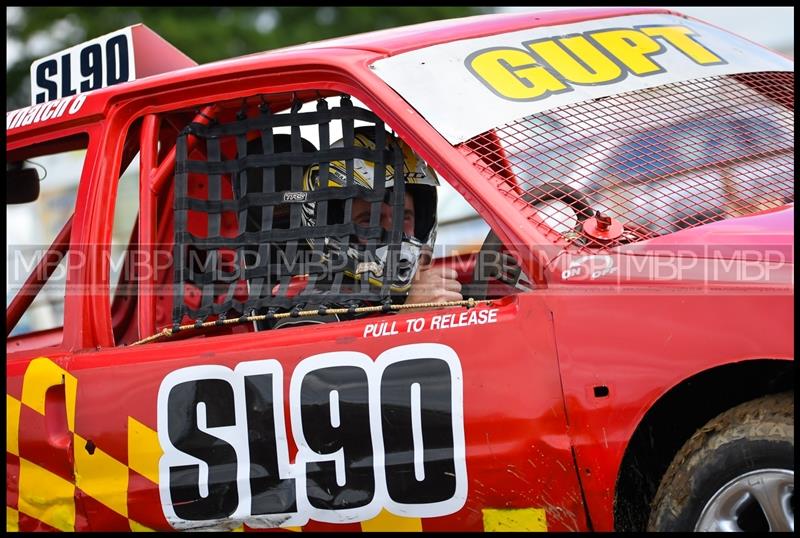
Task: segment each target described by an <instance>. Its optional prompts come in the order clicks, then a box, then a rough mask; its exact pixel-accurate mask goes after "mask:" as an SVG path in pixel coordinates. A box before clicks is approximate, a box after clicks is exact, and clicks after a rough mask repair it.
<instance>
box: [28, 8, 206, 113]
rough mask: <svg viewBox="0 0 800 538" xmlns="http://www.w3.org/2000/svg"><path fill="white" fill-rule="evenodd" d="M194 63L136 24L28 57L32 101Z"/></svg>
mask: <svg viewBox="0 0 800 538" xmlns="http://www.w3.org/2000/svg"><path fill="white" fill-rule="evenodd" d="M195 65H197V62H195V61H194V60H192V59H191V58H189V57H188V56H186V55H185V54H183V53H182V52H181V51H179V50H178V49H176V48H175V47H173V46H172V45H171V44H169V43H168V42H167V41H165V40H164V39H163V38H161V37H160V36H159V35H158V34H156V33H155V32H153V31H152V30H151V29H150V28H148V27H147V26H145V25H143V24H136V25H133V26H128V27H127V28H123V29H121V30H117V31H116V32H111V33H110V34H106V35H104V36H100V37H98V38H96V39H92V40H90V41H86V42H84V43H81V44H80V45H75V46H74V47H70V48H68V49H66V50H62V51H61V52H57V53H55V54H51V55H50V56H47V57H45V58H40V59H39V60H36V61H35V62H33V64H31V105H36V104H40V103H46V102H48V101H53V100H55V99H61V98H65V97H69V96H74V95H77V94H81V93H85V92H88V91H91V90H97V89H100V88H106V87H108V86H113V85H115V84H121V83H123V82H130V81H132V80H136V79H137V78H144V77H148V76H151V75H155V74H158V73H165V72H167V71H173V70H175V69H180V68H183V67H191V66H195Z"/></svg>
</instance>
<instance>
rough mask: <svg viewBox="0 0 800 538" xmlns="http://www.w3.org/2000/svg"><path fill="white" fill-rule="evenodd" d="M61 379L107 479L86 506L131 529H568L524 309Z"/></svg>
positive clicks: (151, 361) (293, 334)
mask: <svg viewBox="0 0 800 538" xmlns="http://www.w3.org/2000/svg"><path fill="white" fill-rule="evenodd" d="M73 367H74V369H73V371H72V372H71V373H72V374H73V375H74V376H75V378H76V379H77V387H78V390H77V407H76V423H75V424H76V433H78V434H80V436H81V438H82V439H85V440H91V441H92V444H93V445H94V447H95V455H96V454H101V458H99V459H97V461H102V462H104V464H105V465H106V468H107V469H108V470H109V472H110V473H111V474H112V475H113V476H114V477H116V478H115V479H114V480H109V481H108V484H107V485H108V488H109V490H108V491H106V492H105V493H103V495H105V498H101V499H98V500H99V501H100V502H101V504H103V505H104V506H106V507H110V508H112V509H115V510H116V511H117V512H121V511H126V512H127V513H126V514H125V516H126V518H127V519H128V520H129V523H128V524H129V525H130V526H131V527H133V526H141V527H145V528H151V529H169V528H171V527H170V522H171V523H172V525H173V526H175V527H177V528H209V527H211V528H237V527H240V526H241V525H242V524H243V523H244V524H246V525H247V526H248V527H270V526H278V525H280V526H285V527H287V526H288V527H302V528H303V529H304V530H316V529H328V528H331V529H339V530H359V529H360V530H375V529H377V530H379V529H382V528H397V527H398V525H401V526H403V528H404V527H405V526H410V527H409V528H411V529H412V530H413V529H416V530H453V529H464V530H484V529H485V530H495V529H505V530H509V529H512V528H518V529H529V530H544V529H548V530H567V529H570V530H584V529H585V528H586V520H585V516H584V509H583V506H582V503H581V495H580V491H579V486H578V481H577V477H576V474H575V470H574V467H573V464H572V461H573V460H572V454H571V450H570V443H569V440H568V437H567V435H566V422H565V417H564V404H563V398H562V395H561V385H560V381H559V374H558V363H557V358H556V355H555V349H554V345H553V334H552V324H551V318H550V315H549V312H548V311H547V310H546V308H545V307H544V305H543V303H542V302H541V300H540V298H539V297H537V295H536V293H529V294H524V295H517V296H513V297H508V298H505V299H503V300H501V301H495V302H494V303H493V304H492V305H490V306H488V307H487V306H478V307H475V308H473V309H463V308H447V309H439V310H428V311H424V312H415V313H406V314H401V315H395V316H382V317H377V318H370V319H364V320H358V321H350V322H338V323H330V324H325V325H313V326H306V327H292V328H285V329H279V330H273V331H265V332H260V333H251V334H243V335H231V336H220V337H209V338H197V339H189V340H184V341H179V342H163V343H151V344H145V345H142V346H135V347H129V348H126V349H117V350H109V351H103V352H98V353H91V354H85V355H80V356H79V357H77V358H76V359H75V361H74V362H73ZM92 457H95V458H96V456H92ZM124 475H126V476H127V480H123V479H122V477H123V476H124ZM123 486H124V487H125V488H126V489H127V491H125V492H121V491H114V490H113V488H122V487H123ZM121 495H124V496H125V498H126V500H127V502H126V503H122V504H119V503H117V499H119V498H120V496H121ZM115 503H116V504H115ZM162 507H164V508H163V509H162Z"/></svg>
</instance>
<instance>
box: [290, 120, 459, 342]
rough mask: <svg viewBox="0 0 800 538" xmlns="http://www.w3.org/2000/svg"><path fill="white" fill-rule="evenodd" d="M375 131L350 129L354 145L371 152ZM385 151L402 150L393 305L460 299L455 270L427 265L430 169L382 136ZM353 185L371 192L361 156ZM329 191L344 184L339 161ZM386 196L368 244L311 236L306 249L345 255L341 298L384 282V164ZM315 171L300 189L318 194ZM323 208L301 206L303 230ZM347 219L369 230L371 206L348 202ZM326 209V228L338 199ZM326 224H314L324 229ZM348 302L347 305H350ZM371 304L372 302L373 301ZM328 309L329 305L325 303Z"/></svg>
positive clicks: (339, 209) (371, 175) (388, 225)
mask: <svg viewBox="0 0 800 538" xmlns="http://www.w3.org/2000/svg"><path fill="white" fill-rule="evenodd" d="M374 133H375V127H358V128H356V129H355V133H354V141H353V145H354V147H355V148H366V149H369V150H374V149H375V147H376V143H375V141H374ZM386 144H387V148H388V147H389V145H390V144H396V146H395V147H396V148H399V149H400V150H402V152H403V168H404V169H403V173H402V177H403V179H404V180H405V193H404V195H405V199H404V206H403V222H402V234H403V239H402V243H401V245H400V252H399V260H398V265H397V270H396V278H395V279H394V280H393V282H391V283H390V290H391V296H392V302H393V303H402V304H420V303H441V302H447V301H460V300H462V295H461V284H460V283H459V281H458V280H457V279H456V277H457V273H456V271H455V270H454V269H452V268H449V267H443V266H433V265H431V264H430V261H431V254H432V251H433V245H434V242H435V238H436V225H437V222H436V203H437V193H436V189H437V187H438V185H439V180H438V178H437V176H436V173H435V172H434V171H433V169H432V168H431V167H430V166H428V165H427V163H425V161H423V160H422V158H420V157H419V156H418V155H417V154H416V153H415V152H414V151H413V150H412V149H411V148H410V147H409V146H408V145H407V144H406V143H405V142H403V141H402V140H399V139H397V138H396V137H394V136H393V135H391V134H390V133H388V132H387V133H386ZM343 146H344V141H343V140H339V141H337V142H335V143H333V144H332V145H331V148H332V149H333V148H337V147H343ZM352 169H353V171H352V174H353V182H354V183H355V184H357V185H360V186H361V187H364V188H367V189H374V188H375V172H376V167H375V165H374V163H372V162H370V161H367V160H363V159H360V158H355V159H353V165H352ZM327 177H328V180H327V181H328V187H333V188H341V187H345V186H346V185H347V167H346V163H345V162H344V161H333V162H331V163H330V164H329V166H328V174H327ZM385 178H386V182H385V188H386V194H385V196H384V199H383V202H382V203H381V211H380V217H379V225H380V227H381V228H382V229H383V230H384V233H383V235H382V237H381V239H378V240H377V241H376V240H372V242H373V243H375V242H377V245H373V248H372V249H370V248H369V247H370V244H369V243H370V242H369V241H368V240H366V239H363V238H359V237H356V236H351V239H350V242H349V244H347V245H339V244H337V242H336V239H335V238H330V237H326V238H319V237H317V238H310V239H308V243H309V245H310V246H311V247H312V249H315V250H318V251H325V252H327V251H329V250H330V248H331V247H333V250H335V251H338V252H342V253H346V254H345V260H344V263H342V264H341V266H342V267H344V277H343V282H342V294H347V293H348V292H349V291H352V292H358V290H359V288H360V287H361V286H362V285H363V284H362V283H363V282H364V281H366V282H368V283H369V286H371V287H372V288H371V289H372V290H375V289H376V288H375V287H377V289H380V287H381V286H382V285H383V284H384V283H383V280H382V278H381V277H382V276H383V274H384V271H385V270H386V269H387V256H388V254H389V253H388V245H387V240H388V234H389V232H390V231H391V230H393V227H394V225H395V223H394V222H393V208H392V206H391V205H390V201H391V194H392V191H393V189H394V182H395V174H394V169H393V167H392V166H391V165H390V164H386V165H385ZM320 183H321V181H320V167H319V165H317V164H315V165H312V166H311V167H309V169H308V170H307V171H306V173H305V175H304V177H303V190H304V191H306V192H309V193H312V192H314V191H317V190H319V189H320V188H321V186H320ZM321 205H322V204H317V203H316V202H307V203H305V204H303V211H302V222H303V225H304V226H308V227H314V226H316V225H317V224H318V221H319V220H320V218H321V217H322V215H321V214H320V210H321V208H320V207H319V206H321ZM351 205H352V207H351V210H350V219H351V220H352V222H354V223H355V224H356V225H358V226H361V227H364V228H367V227H370V220H371V212H372V205H373V204H372V203H371V202H368V201H366V200H363V199H361V198H358V197H356V198H353V199H352V204H351ZM327 206H328V207H327V208H326V213H327V217H326V219H325V220H326V221H327V224H332V223H338V222H342V218H341V217H342V216H343V212H344V210H345V207H346V204H345V203H344V202H343V201H333V200H331V201H329V202H328V203H327ZM325 224H326V222H321V221H320V222H319V225H321V226H322V225H325ZM351 304H352V303H351ZM373 304H374V303H373ZM371 305H372V304H370V303H367V302H364V301H360V302H359V304H358V306H371ZM325 306H329V307H331V306H332V305H325ZM318 307H319V305H306V307H305V309H316V308H318ZM333 319H334V316H332V315H326V316H309V317H305V316H304V317H302V318H284V319H282V320H279V321H278V322H277V323H276V324H275V327H276V328H278V327H283V326H287V325H296V324H307V323H325V322H328V321H332V320H333ZM335 319H337V320H342V319H352V316H350V317H348V316H341V315H338V316H336V317H335Z"/></svg>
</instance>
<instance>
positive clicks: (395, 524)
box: [361, 510, 422, 532]
mask: <svg viewBox="0 0 800 538" xmlns="http://www.w3.org/2000/svg"><path fill="white" fill-rule="evenodd" d="M361 530H362V531H363V532H386V531H388V532H422V520H421V519H420V518H418V517H417V518H411V517H401V516H396V515H394V514H392V513H390V512H388V511H386V510H381V513H380V514H378V515H377V516H375V517H374V518H372V519H370V520H368V521H362V522H361Z"/></svg>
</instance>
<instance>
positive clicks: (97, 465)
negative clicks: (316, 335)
mask: <svg viewBox="0 0 800 538" xmlns="http://www.w3.org/2000/svg"><path fill="white" fill-rule="evenodd" d="M74 452H75V485H76V486H78V487H79V488H81V490H83V492H84V493H86V494H87V495H89V496H91V497H93V498H95V499H96V500H98V501H100V502H101V503H103V504H104V505H106V506H107V507H109V508H111V509H112V510H114V511H115V512H117V513H118V514H122V515H123V516H125V517H128V466H127V465H125V464H124V463H120V462H119V461H117V460H115V459H114V458H112V457H111V456H109V455H108V454H107V453H105V452H103V451H102V450H100V449H99V448H97V447H95V449H94V453H93V454H89V452H88V451H87V450H86V439H84V438H82V437H81V436H80V435H78V434H75V444H74Z"/></svg>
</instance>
